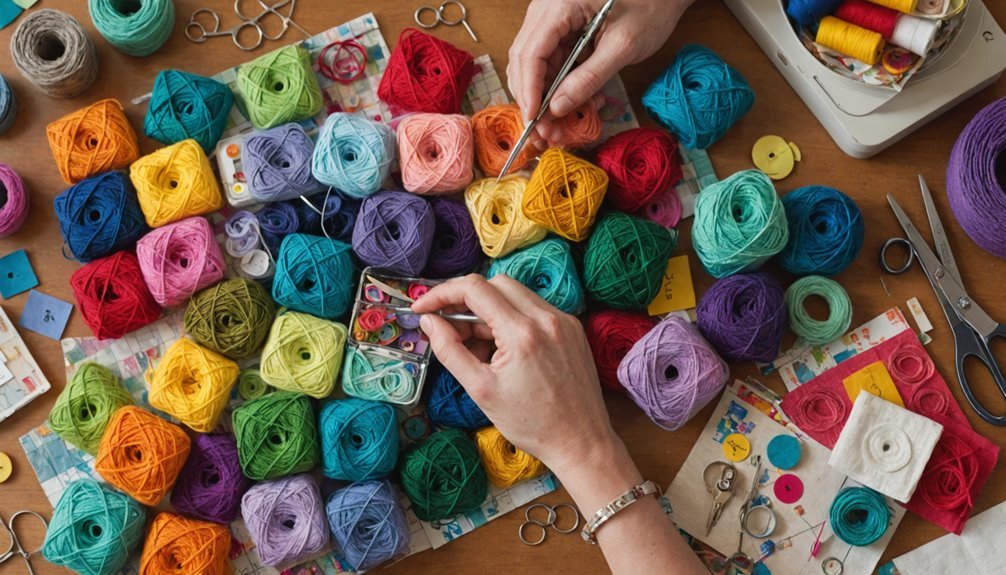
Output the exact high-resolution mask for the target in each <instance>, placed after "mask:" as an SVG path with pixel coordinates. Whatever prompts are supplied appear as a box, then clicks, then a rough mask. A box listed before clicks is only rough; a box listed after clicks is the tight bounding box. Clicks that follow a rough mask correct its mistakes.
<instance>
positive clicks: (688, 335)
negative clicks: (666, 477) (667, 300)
mask: <svg viewBox="0 0 1006 575" xmlns="http://www.w3.org/2000/svg"><path fill="white" fill-rule="evenodd" d="M729 377H730V370H729V368H728V367H727V364H726V363H725V362H724V361H723V360H722V359H720V356H718V355H716V351H715V350H714V349H713V348H712V347H711V346H710V345H709V344H708V343H707V342H706V340H705V339H703V338H702V334H700V333H699V330H698V329H697V328H696V327H695V326H694V325H692V324H691V323H690V322H689V321H688V320H684V319H681V318H680V317H677V316H667V317H666V318H664V320H663V321H661V322H660V323H658V324H657V326H656V327H654V328H653V329H652V330H650V332H649V333H648V334H646V335H645V336H643V338H642V339H640V340H639V341H637V342H636V344H635V345H633V346H632V349H630V350H629V353H627V354H626V355H625V358H624V359H623V360H622V363H621V364H619V366H618V381H620V382H622V385H624V386H625V390H626V391H627V392H628V393H629V397H631V398H632V400H633V401H634V402H636V405H638V406H639V408H640V409H642V410H643V411H644V412H645V413H646V415H648V416H649V417H650V419H652V420H653V422H654V423H656V424H657V425H659V426H660V427H663V428H664V429H667V430H669V431H674V430H675V429H678V428H679V427H681V426H683V425H684V424H685V423H687V422H688V420H689V419H691V418H692V417H694V416H695V414H696V413H698V412H699V410H701V409H702V408H703V407H705V406H706V404H708V403H709V402H710V401H712V400H713V399H714V398H715V397H716V396H717V395H719V393H720V391H722V390H723V387H724V386H725V385H726V383H727V379H728V378H729Z"/></svg>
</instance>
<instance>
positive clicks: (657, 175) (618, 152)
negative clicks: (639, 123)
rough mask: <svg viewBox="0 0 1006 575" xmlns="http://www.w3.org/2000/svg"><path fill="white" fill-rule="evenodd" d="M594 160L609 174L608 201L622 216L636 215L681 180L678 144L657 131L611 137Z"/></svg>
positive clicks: (639, 131) (665, 134) (600, 148)
mask: <svg viewBox="0 0 1006 575" xmlns="http://www.w3.org/2000/svg"><path fill="white" fill-rule="evenodd" d="M595 160H596V161H595V163H596V164H597V165H598V166H600V167H601V169H603V170H604V171H605V172H607V173H608V195H607V199H608V201H609V202H611V205H612V206H613V207H614V208H615V209H617V210H621V211H624V212H638V211H639V210H641V209H643V207H644V206H646V205H647V204H648V203H649V202H650V201H651V200H653V198H654V197H656V195H657V194H659V193H661V192H664V191H665V190H667V189H668V188H670V187H671V186H673V185H675V184H677V183H678V181H679V180H681V162H680V160H679V159H678V143H677V141H675V140H674V138H672V137H671V135H670V134H668V133H667V132H664V131H663V130H658V129H656V128H635V129H633V130H627V131H625V132H622V133H620V134H616V135H615V136H612V137H611V138H609V139H608V141H606V142H604V143H603V144H601V146H600V147H598V149H597V157H596V158H595Z"/></svg>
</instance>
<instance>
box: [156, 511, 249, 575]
mask: <svg viewBox="0 0 1006 575" xmlns="http://www.w3.org/2000/svg"><path fill="white" fill-rule="evenodd" d="M230 550H231V532H230V529H228V528H227V527H225V526H223V525H217V524H216V523H210V522H208V521H199V520H196V519H188V518H186V517H182V516H181V515H178V514H176V513H169V512H166V511H165V512H162V513H159V514H158V515H157V517H155V518H154V520H153V522H151V524H150V530H149V531H148V533H147V539H146V541H145V542H144V544H143V555H142V556H140V573H178V572H181V573H198V574H199V575H225V574H228V573H230V572H231V565H230V562H229V561H228V560H227V558H228V555H229V554H230Z"/></svg>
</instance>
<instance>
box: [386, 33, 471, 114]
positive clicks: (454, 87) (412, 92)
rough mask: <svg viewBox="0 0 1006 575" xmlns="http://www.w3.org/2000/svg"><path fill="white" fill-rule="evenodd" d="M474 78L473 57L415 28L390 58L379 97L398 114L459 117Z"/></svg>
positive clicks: (399, 41) (402, 39)
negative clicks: (424, 113) (416, 113)
mask: <svg viewBox="0 0 1006 575" xmlns="http://www.w3.org/2000/svg"><path fill="white" fill-rule="evenodd" d="M474 75H475V60H474V58H472V55H471V54H469V53H468V52H465V51H463V50H459V49H457V48H455V47H454V46H453V45H452V44H450V43H448V42H445V41H443V40H440V39H439V38H435V37H433V36H430V35H429V34H426V33H423V32H420V31H419V30H416V29H415V28H406V29H405V30H404V31H402V34H401V36H399V37H398V45H397V46H395V50H394V52H392V53H391V57H390V58H389V59H388V66H387V68H386V69H385V70H384V76H382V77H381V83H380V85H379V86H378V87H377V97H379V98H380V99H381V100H383V101H384V102H386V103H387V104H388V106H389V107H390V108H391V110H392V112H394V113H395V115H401V114H402V113H405V112H431V113H435V114H457V113H460V112H461V102H462V99H463V98H464V96H465V92H466V91H467V90H468V85H469V84H470V83H471V81H472V76H474Z"/></svg>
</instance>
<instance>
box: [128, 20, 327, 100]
mask: <svg viewBox="0 0 1006 575" xmlns="http://www.w3.org/2000/svg"><path fill="white" fill-rule="evenodd" d="M257 2H258V5H259V7H260V8H261V9H262V11H261V12H259V13H258V15H256V16H254V17H252V18H249V17H247V16H245V14H244V13H243V12H242V11H241V0H234V13H235V14H237V17H238V18H239V19H240V21H239V22H238V23H237V24H235V25H234V26H232V27H230V28H228V29H226V30H221V29H220V14H219V13H217V12H216V11H215V10H212V9H210V8H200V9H198V10H196V11H195V12H193V13H192V16H190V17H189V21H188V23H186V24H185V37H186V38H188V39H189V40H191V41H193V42H195V43H197V44H202V43H203V42H205V41H206V40H208V39H209V38H217V37H224V36H230V37H231V40H232V41H233V42H234V45H235V46H237V47H238V48H240V49H241V50H244V51H246V52H249V51H251V50H254V49H256V48H258V47H259V46H261V45H262V41H263V40H279V39H280V38H282V37H283V36H284V35H285V34H286V31H287V30H289V29H290V26H293V27H294V28H296V29H297V30H300V32H301V33H302V34H304V36H305V37H307V38H310V37H311V34H310V33H308V31H307V30H305V29H304V28H302V27H301V26H300V25H299V24H297V23H296V22H294V20H293V11H294V9H296V7H297V0H278V1H277V2H276V3H275V4H268V3H266V2H265V0H257ZM288 5H289V6H290V13H289V14H283V13H281V12H280V11H279V10H280V9H281V8H285V7H286V6H288ZM203 14H206V15H207V17H203V16H202V15H203ZM268 16H274V17H276V18H279V20H280V22H282V26H281V27H280V30H279V32H277V33H275V34H269V33H268V32H266V30H265V28H263V27H262V20H263V19H265V18H266V17H268ZM206 20H209V21H210V23H209V24H207V23H206ZM248 34H250V35H251V36H250V38H248V39H245V40H242V39H241V38H242V36H246V37H247V35H248ZM134 103H135V101H134Z"/></svg>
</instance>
